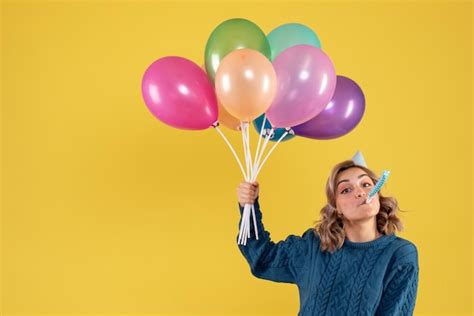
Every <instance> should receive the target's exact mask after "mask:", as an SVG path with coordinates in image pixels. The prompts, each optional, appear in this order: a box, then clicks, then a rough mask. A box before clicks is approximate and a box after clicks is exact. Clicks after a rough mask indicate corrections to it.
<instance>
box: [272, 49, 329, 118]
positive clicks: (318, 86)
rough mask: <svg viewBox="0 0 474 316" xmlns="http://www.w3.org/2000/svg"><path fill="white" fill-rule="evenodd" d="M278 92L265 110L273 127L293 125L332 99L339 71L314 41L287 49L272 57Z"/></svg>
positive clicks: (320, 109)
mask: <svg viewBox="0 0 474 316" xmlns="http://www.w3.org/2000/svg"><path fill="white" fill-rule="evenodd" d="M273 67H274V68H275V73H276V75H277V82H278V83H277V93H276V96H275V99H274V100H273V102H272V104H271V105H270V107H269V108H268V110H267V112H266V113H265V114H266V116H267V118H268V120H269V121H270V123H271V124H272V126H274V127H292V126H295V125H298V124H302V123H304V122H306V121H309V120H310V119H312V118H313V117H315V116H316V115H318V114H319V113H321V111H323V110H324V107H325V106H326V105H327V104H328V102H329V101H330V100H331V98H332V96H333V94H334V90H335V87H336V71H335V69H334V65H333V64H332V61H331V60H330V59H329V57H328V56H327V55H326V54H325V53H324V52H323V51H322V50H321V49H319V48H317V47H314V46H311V45H296V46H292V47H290V48H287V49H285V50H284V51H283V52H282V53H280V54H279V55H278V56H277V57H276V58H275V60H274V61H273Z"/></svg>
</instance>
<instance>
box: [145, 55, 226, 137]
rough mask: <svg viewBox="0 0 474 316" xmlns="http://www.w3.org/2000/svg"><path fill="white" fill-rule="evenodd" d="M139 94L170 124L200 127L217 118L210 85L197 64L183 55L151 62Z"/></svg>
mask: <svg viewBox="0 0 474 316" xmlns="http://www.w3.org/2000/svg"><path fill="white" fill-rule="evenodd" d="M142 96H143V99H144V100H145V104H146V105H147V107H148V109H149V110H150V111H151V113H153V115H154V116H155V117H156V118H158V119H159V120H160V121H162V122H163V123H165V124H167V125H170V126H172V127H175V128H180V129H187V130H202V129H206V128H208V127H210V126H211V125H212V124H213V123H215V122H216V121H217V116H218V107H217V98H216V94H215V92H214V88H213V86H212V84H211V82H210V81H209V79H208V77H207V75H206V73H205V72H204V71H203V70H202V69H201V67H199V66H198V65H196V64H195V63H193V62H192V61H190V60H188V59H186V58H182V57H177V56H168V57H163V58H160V59H158V60H156V61H155V62H154V63H152V64H151V65H150V66H149V67H148V69H147V70H146V72H145V74H144V75H143V79H142Z"/></svg>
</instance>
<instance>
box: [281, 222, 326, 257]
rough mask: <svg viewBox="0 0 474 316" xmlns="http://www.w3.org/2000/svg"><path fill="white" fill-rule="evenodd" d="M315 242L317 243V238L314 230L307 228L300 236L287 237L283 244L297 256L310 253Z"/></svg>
mask: <svg viewBox="0 0 474 316" xmlns="http://www.w3.org/2000/svg"><path fill="white" fill-rule="evenodd" d="M315 242H319V236H317V234H316V231H315V229H314V228H308V229H306V230H305V231H304V232H303V233H302V234H300V235H289V236H288V237H287V238H286V240H285V243H286V244H287V245H288V246H290V247H291V248H293V251H295V252H296V253H297V254H299V255H302V254H304V253H307V252H308V251H310V249H311V248H312V247H313V245H314V243H315Z"/></svg>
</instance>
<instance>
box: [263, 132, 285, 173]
mask: <svg viewBox="0 0 474 316" xmlns="http://www.w3.org/2000/svg"><path fill="white" fill-rule="evenodd" d="M287 134H288V131H286V132H284V133H283V135H281V137H280V139H278V141H277V142H276V143H275V145H273V147H272V148H271V149H270V151H269V152H268V154H267V155H266V156H265V159H263V162H262V164H261V165H260V166H259V168H258V170H257V174H256V175H255V176H258V174H259V172H260V170H261V169H262V167H263V165H264V164H265V161H267V159H268V157H270V154H271V153H272V152H273V150H275V148H276V146H278V144H279V143H280V142H281V140H282V139H283V138H284V137H285V136H286V135H287Z"/></svg>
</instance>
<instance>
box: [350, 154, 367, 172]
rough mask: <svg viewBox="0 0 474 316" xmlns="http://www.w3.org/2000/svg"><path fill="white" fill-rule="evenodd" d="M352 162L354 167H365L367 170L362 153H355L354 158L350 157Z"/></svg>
mask: <svg viewBox="0 0 474 316" xmlns="http://www.w3.org/2000/svg"><path fill="white" fill-rule="evenodd" d="M352 161H353V162H354V163H355V164H356V165H359V166H362V167H366V168H367V164H366V163H365V160H364V156H362V153H361V152H360V151H357V152H356V153H355V155H354V157H352Z"/></svg>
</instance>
